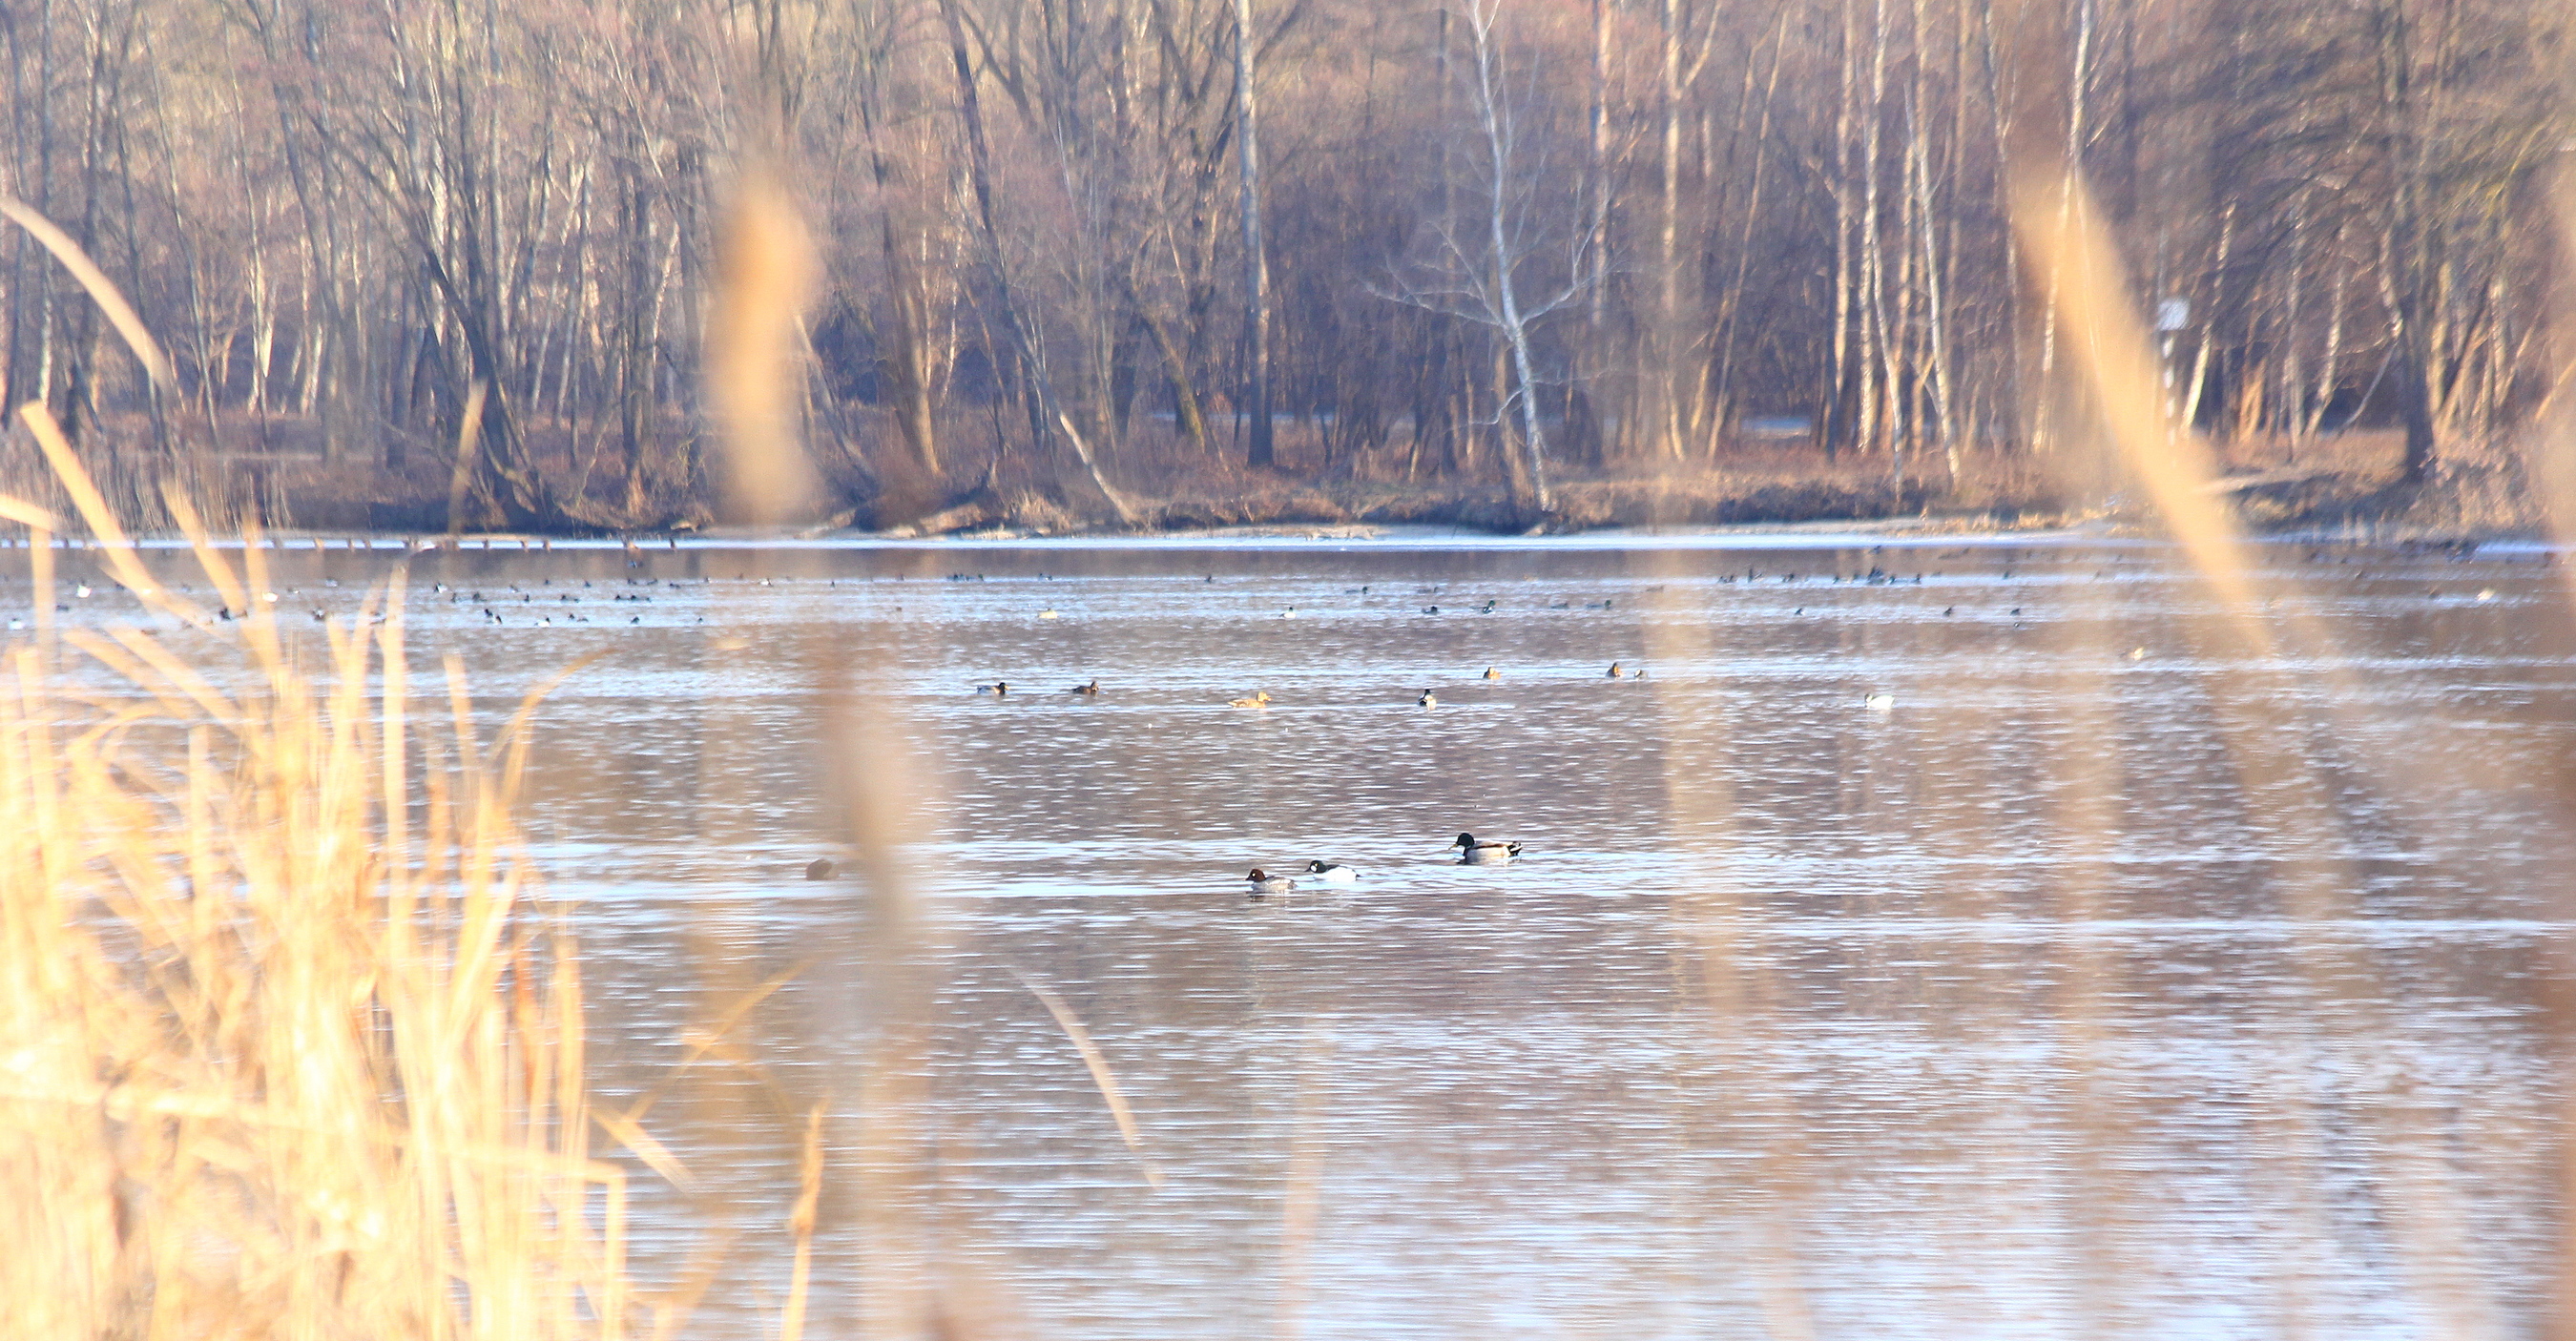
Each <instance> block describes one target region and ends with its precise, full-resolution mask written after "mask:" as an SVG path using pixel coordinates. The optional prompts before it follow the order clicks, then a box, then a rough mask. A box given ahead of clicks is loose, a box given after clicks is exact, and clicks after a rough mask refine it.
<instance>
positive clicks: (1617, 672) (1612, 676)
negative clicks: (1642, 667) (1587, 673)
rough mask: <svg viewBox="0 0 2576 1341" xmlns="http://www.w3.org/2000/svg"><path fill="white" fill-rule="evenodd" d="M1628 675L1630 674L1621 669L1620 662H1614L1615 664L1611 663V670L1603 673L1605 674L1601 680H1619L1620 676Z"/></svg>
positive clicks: (1602, 674)
mask: <svg viewBox="0 0 2576 1341" xmlns="http://www.w3.org/2000/svg"><path fill="white" fill-rule="evenodd" d="M1627 673H1628V672H1626V671H1623V670H1621V669H1619V663H1618V662H1616V661H1613V662H1611V663H1610V669H1608V670H1606V671H1603V672H1602V673H1601V678H1602V679H1605V680H1616V679H1618V678H1619V677H1620V676H1622V675H1625V674H1627Z"/></svg>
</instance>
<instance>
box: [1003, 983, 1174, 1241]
mask: <svg viewBox="0 0 2576 1341" xmlns="http://www.w3.org/2000/svg"><path fill="white" fill-rule="evenodd" d="M1011 976H1012V977H1014V978H1017V979H1019V980H1020V986H1022V987H1025V988H1027V989H1029V995H1031V996H1034V997H1036V998H1037V999H1038V1004H1039V1005H1042V1006H1044V1007H1046V1008H1047V1014H1049V1015H1052V1016H1054V1017H1055V1023H1056V1027H1057V1028H1059V1029H1062V1030H1063V1031H1064V1036H1065V1037H1066V1038H1068V1039H1071V1040H1072V1041H1073V1050H1074V1051H1075V1052H1078V1053H1080V1054H1082V1064H1083V1066H1084V1067H1086V1068H1087V1069H1089V1070H1090V1072H1091V1083H1092V1084H1093V1085H1094V1086H1096V1087H1097V1088H1098V1089H1099V1090H1100V1097H1101V1099H1102V1100H1104V1101H1106V1102H1107V1103H1108V1105H1109V1116H1110V1117H1111V1118H1113V1119H1115V1120H1116V1121H1117V1123H1118V1135H1119V1136H1120V1138H1122V1139H1124V1140H1125V1141H1126V1142H1127V1151H1128V1153H1129V1154H1132V1155H1134V1156H1135V1157H1136V1164H1137V1167H1139V1168H1141V1169H1142V1170H1144V1173H1145V1181H1146V1182H1147V1183H1149V1184H1151V1185H1152V1186H1153V1187H1154V1189H1155V1190H1156V1191H1160V1190H1162V1186H1163V1171H1162V1170H1160V1169H1158V1168H1155V1167H1154V1161H1153V1160H1152V1159H1150V1158H1148V1157H1147V1156H1146V1154H1145V1146H1144V1143H1143V1142H1142V1141H1141V1140H1140V1139H1139V1138H1138V1137H1137V1135H1136V1115H1135V1114H1134V1113H1131V1112H1129V1111H1128V1110H1127V1096H1126V1095H1124V1094H1122V1093H1120V1092H1119V1089H1118V1077H1117V1075H1116V1074H1115V1073H1113V1072H1112V1071H1111V1070H1110V1069H1109V1059H1108V1058H1107V1057H1105V1056H1102V1055H1101V1052H1100V1047H1099V1045H1098V1044H1095V1043H1093V1042H1092V1041H1091V1031H1090V1030H1088V1029H1085V1028H1083V1027H1082V1020H1081V1019H1080V1018H1079V1017H1078V1016H1076V1015H1075V1014H1074V1013H1073V1011H1072V1009H1071V1008H1070V1007H1068V1006H1066V1005H1065V1004H1064V1000H1063V998H1061V997H1059V996H1057V995H1056V994H1055V993H1053V992H1051V991H1048V990H1047V989H1046V988H1045V987H1043V986H1041V985H1039V984H1037V983H1034V982H1031V981H1030V980H1029V977H1028V975H1027V974H1024V973H1022V972H1020V971H1019V970H1018V969H1013V970H1011Z"/></svg>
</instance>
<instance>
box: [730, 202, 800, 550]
mask: <svg viewBox="0 0 2576 1341" xmlns="http://www.w3.org/2000/svg"><path fill="white" fill-rule="evenodd" d="M814 272H815V262H814V244H813V241H812V239H811V238H809V237H808V236H807V235H806V231H805V224H804V221H803V220H802V219H801V218H799V217H798V215H797V212H796V205H795V202H794V201H792V200H790V199H789V198H788V195H787V190H786V188H785V187H784V186H782V185H781V184H780V183H779V181H778V179H777V176H776V174H775V173H773V172H771V171H768V170H766V169H764V168H752V169H747V170H745V172H744V173H743V176H742V179H741V180H740V181H739V182H738V183H736V184H735V188H734V202H733V208H732V211H731V212H730V213H729V214H728V215H727V217H726V220H725V226H724V231H723V235H722V242H721V244H720V246H719V250H718V254H717V274H716V292H715V295H714V301H713V305H712V306H711V308H710V309H709V317H708V322H707V350H706V361H707V393H708V399H709V400H710V401H711V402H712V403H713V405H714V407H715V410H716V418H717V421H718V423H719V424H720V425H721V426H722V428H723V430H724V438H725V441H726V444H727V451H726V452H725V463H726V467H727V469H726V473H725V479H726V491H725V494H726V502H727V505H728V510H729V511H730V512H731V513H732V514H733V515H732V516H731V518H730V520H734V521H744V522H751V523H754V524H774V523H777V522H782V521H787V520H789V519H791V518H792V517H794V516H796V515H798V514H800V513H801V512H803V511H806V510H810V509H811V508H812V506H813V503H814V499H815V497H816V493H817V489H818V486H819V481H818V480H817V478H816V477H815V474H814V467H813V463H812V462H811V461H809V460H808V459H807V457H806V454H805V447H804V440H803V435H802V434H801V433H800V432H799V431H798V421H799V419H800V418H801V416H802V412H803V408H804V403H805V396H804V384H805V365H806V357H805V336H804V314H805V303H806V300H807V298H808V297H809V295H810V291H811V289H812V287H813V279H814Z"/></svg>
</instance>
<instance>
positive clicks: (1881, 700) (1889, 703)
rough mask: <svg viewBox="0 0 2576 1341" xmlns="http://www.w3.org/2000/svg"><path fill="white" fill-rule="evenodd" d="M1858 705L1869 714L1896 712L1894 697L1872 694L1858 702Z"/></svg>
mask: <svg viewBox="0 0 2576 1341" xmlns="http://www.w3.org/2000/svg"><path fill="white" fill-rule="evenodd" d="M1860 705H1861V706H1862V707H1864V708H1867V709H1869V710H1870V711H1871V712H1894V711H1895V710H1896V695H1894V694H1872V695H1870V696H1869V697H1868V698H1865V699H1862V700H1861V701H1860Z"/></svg>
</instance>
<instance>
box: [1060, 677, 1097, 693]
mask: <svg viewBox="0 0 2576 1341" xmlns="http://www.w3.org/2000/svg"><path fill="white" fill-rule="evenodd" d="M1064 692H1066V693H1068V694H1098V693H1099V692H1100V682H1099V681H1098V680H1094V681H1092V682H1091V683H1089V684H1078V685H1075V686H1074V687H1073V688H1071V689H1068V690H1066V691H1064Z"/></svg>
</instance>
